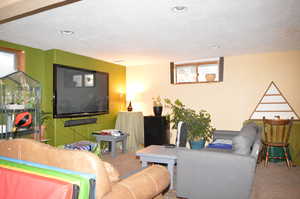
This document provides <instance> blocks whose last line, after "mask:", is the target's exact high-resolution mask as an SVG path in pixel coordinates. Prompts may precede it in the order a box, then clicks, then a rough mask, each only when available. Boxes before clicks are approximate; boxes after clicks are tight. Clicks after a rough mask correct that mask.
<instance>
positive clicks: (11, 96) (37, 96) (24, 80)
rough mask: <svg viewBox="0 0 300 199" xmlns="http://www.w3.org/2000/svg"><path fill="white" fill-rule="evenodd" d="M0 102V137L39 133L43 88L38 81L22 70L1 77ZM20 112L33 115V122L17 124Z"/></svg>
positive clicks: (8, 137)
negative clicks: (23, 124) (24, 124)
mask: <svg viewBox="0 0 300 199" xmlns="http://www.w3.org/2000/svg"><path fill="white" fill-rule="evenodd" d="M0 102H1V104H0V139H10V138H16V137H23V136H26V135H29V134H33V133H36V134H38V135H39V132H40V102H41V89H40V83H39V82H38V81H36V80H34V79H32V78H31V77H29V76H28V75H26V74H25V73H23V72H21V71H18V72H15V73H12V74H9V75H7V76H5V77H2V78H0ZM27 112H28V113H27ZM20 113H27V114H28V115H31V117H32V122H31V123H30V124H29V125H26V126H23V127H20V126H16V125H15V118H16V117H17V116H18V114H20ZM35 137H38V136H35Z"/></svg>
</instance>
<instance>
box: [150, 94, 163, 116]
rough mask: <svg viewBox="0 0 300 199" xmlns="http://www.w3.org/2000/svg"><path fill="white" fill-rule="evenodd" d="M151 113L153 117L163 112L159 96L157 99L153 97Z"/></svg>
mask: <svg viewBox="0 0 300 199" xmlns="http://www.w3.org/2000/svg"><path fill="white" fill-rule="evenodd" d="M152 100H153V112H154V115H155V116H161V114H162V110H163V106H162V103H161V98H160V96H157V97H153V98H152Z"/></svg>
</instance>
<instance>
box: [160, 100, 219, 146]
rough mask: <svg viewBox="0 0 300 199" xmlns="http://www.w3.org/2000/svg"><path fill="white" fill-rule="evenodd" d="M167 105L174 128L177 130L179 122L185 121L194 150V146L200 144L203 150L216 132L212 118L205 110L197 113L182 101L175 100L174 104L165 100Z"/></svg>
mask: <svg viewBox="0 0 300 199" xmlns="http://www.w3.org/2000/svg"><path fill="white" fill-rule="evenodd" d="M165 104H166V106H167V107H168V108H170V110H171V113H170V114H168V115H167V116H168V118H169V120H170V122H171V123H173V125H172V128H173V129H177V125H178V122H180V121H183V122H185V123H186V125H187V129H188V140H189V141H190V143H191V146H192V148H195V147H193V146H195V145H194V144H198V142H200V147H199V148H202V147H203V146H204V144H205V142H206V141H208V140H209V139H211V138H212V133H213V131H214V130H215V129H214V128H213V127H212V125H211V116H210V114H209V113H208V112H207V111H205V110H200V111H195V110H193V109H191V108H187V107H186V106H185V105H184V104H183V103H182V102H181V101H180V100H178V99H177V100H175V102H174V103H172V101H171V100H170V99H165Z"/></svg>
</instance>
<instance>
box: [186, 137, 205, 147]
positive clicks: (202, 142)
mask: <svg viewBox="0 0 300 199" xmlns="http://www.w3.org/2000/svg"><path fill="white" fill-rule="evenodd" d="M190 145H191V148H192V149H198V150H199V149H202V148H204V145H205V140H203V139H201V140H198V141H190Z"/></svg>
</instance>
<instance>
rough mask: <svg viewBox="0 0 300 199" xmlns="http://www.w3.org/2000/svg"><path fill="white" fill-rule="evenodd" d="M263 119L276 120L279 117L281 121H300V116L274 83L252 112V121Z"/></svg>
mask: <svg viewBox="0 0 300 199" xmlns="http://www.w3.org/2000/svg"><path fill="white" fill-rule="evenodd" d="M263 117H266V118H267V119H275V118H278V117H280V118H281V119H290V118H291V117H293V118H294V119H295V120H299V116H298V115H297V113H296V112H295V111H294V109H293V108H292V107H291V105H290V104H289V103H288V101H287V100H286V98H285V97H284V96H283V94H282V93H281V92H280V90H279V88H278V87H277V86H276V85H275V83H274V82H271V83H270V85H269V86H268V88H267V90H266V92H265V93H264V95H263V97H262V98H261V100H260V101H259V103H258V104H257V105H256V107H255V109H254V111H253V112H252V114H251V116H250V119H251V120H257V119H262V118H263Z"/></svg>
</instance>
